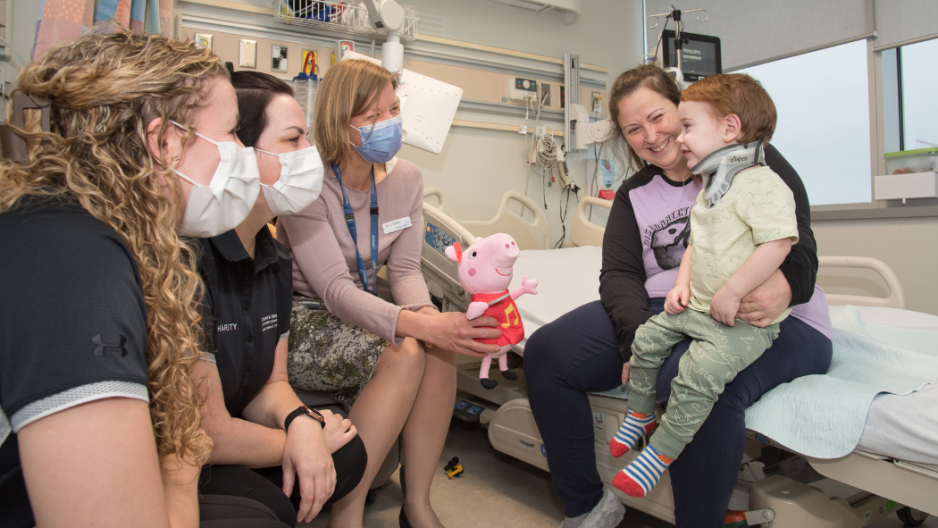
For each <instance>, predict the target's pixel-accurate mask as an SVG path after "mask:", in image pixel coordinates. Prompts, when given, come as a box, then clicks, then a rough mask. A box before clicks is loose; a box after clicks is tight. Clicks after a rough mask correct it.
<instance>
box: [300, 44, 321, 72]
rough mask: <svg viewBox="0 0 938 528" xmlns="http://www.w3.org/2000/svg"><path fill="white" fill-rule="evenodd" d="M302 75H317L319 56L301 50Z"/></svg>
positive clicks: (313, 52)
mask: <svg viewBox="0 0 938 528" xmlns="http://www.w3.org/2000/svg"><path fill="white" fill-rule="evenodd" d="M303 73H305V74H306V75H313V74H316V75H318V74H319V55H318V54H317V53H316V52H315V51H311V50H303Z"/></svg>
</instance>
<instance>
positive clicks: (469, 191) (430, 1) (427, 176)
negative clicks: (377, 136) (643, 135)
mask: <svg viewBox="0 0 938 528" xmlns="http://www.w3.org/2000/svg"><path fill="white" fill-rule="evenodd" d="M408 3H412V4H414V5H415V7H416V8H417V10H418V13H420V12H430V13H433V14H441V15H443V16H444V17H445V34H442V35H439V36H444V37H446V38H451V39H455V40H462V41H467V42H474V43H482V44H487V45H491V46H497V47H502V48H507V49H512V50H517V51H524V52H529V53H537V54H541V55H547V56H552V57H563V54H564V52H569V53H572V54H578V55H579V57H580V61H581V62H582V63H586V64H596V65H601V66H605V67H607V68H608V69H609V73H608V74H602V73H599V72H595V71H584V72H583V73H582V75H583V76H584V77H586V76H588V77H590V78H594V79H598V80H601V81H604V82H605V83H606V85H607V88H608V87H611V86H612V82H613V81H614V80H615V78H616V76H617V75H618V74H619V73H621V72H623V71H625V70H627V69H629V68H632V67H634V66H636V65H637V64H638V63H639V60H640V59H641V56H642V54H643V52H644V51H643V47H642V34H641V27H642V2H641V1H638V0H627V1H624V0H590V1H588V2H582V3H581V6H582V12H581V18H580V20H579V21H578V22H576V23H574V24H572V25H569V26H568V25H566V24H564V21H563V19H562V18H561V17H559V16H556V15H548V14H541V15H538V14H535V13H532V12H530V11H527V10H524V9H519V8H514V7H509V6H505V5H503V4H499V3H495V2H491V1H487V0H408ZM558 71H559V68H558ZM469 119H471V120H477V121H485V120H486V118H485V116H484V115H482V114H481V113H480V114H477V115H474V116H471V117H469ZM500 122H504V121H500ZM514 123H516V124H518V125H522V124H524V118H523V116H522V117H518V118H516V119H514ZM548 123H549V124H550V125H551V126H552V127H553V128H554V129H555V130H562V129H563V123H562V122H560V121H553V122H551V121H548ZM533 124H534V116H533V114H532V116H531V121H530V122H529V126H533ZM542 124H543V123H542ZM558 139H559V138H558ZM527 140H528V141H529V142H530V141H531V136H530V135H528V137H527ZM524 151H525V136H523V135H521V134H517V133H512V132H503V131H495V130H484V129H475V128H467V127H457V126H454V127H452V128H451V129H450V133H449V136H448V138H447V140H446V144H445V146H444V148H443V151H442V152H441V153H440V154H438V155H437V154H431V153H429V152H426V151H422V150H419V149H416V148H413V147H409V146H405V147H404V149H403V150H402V152H401V157H403V158H405V159H408V160H410V161H412V162H414V163H416V164H417V165H418V166H419V167H420V169H421V171H422V172H423V177H424V185H426V186H427V187H431V186H433V187H439V188H441V189H442V190H443V193H444V195H445V196H446V198H447V201H446V209H447V210H448V211H449V212H450V213H451V214H452V215H453V216H454V217H456V218H458V219H460V220H486V219H489V218H491V217H492V216H493V215H494V214H495V212H496V209H497V206H498V203H499V200H500V199H501V196H502V194H504V192H505V191H508V190H513V191H517V192H520V193H524V192H525V182H526V180H527V179H528V178H530V185H529V188H528V192H527V196H528V197H530V198H531V199H532V200H533V201H534V202H535V203H536V204H538V205H540V206H541V207H542V208H543V193H542V186H541V183H540V178H538V177H535V176H534V175H533V172H531V173H530V175H529V172H528V170H527V165H526V163H525V155H524ZM592 156H593V152H592V150H590V151H588V152H584V153H580V154H571V155H568V157H567V165H568V167H569V170H570V175H571V177H572V179H573V181H574V182H575V183H576V184H577V185H578V186H579V187H580V188H581V189H582V190H581V191H580V196H584V195H585V194H586V188H587V186H586V182H587V174H586V160H587V159H588V158H589V157H592ZM547 201H548V206H549V208H548V209H547V210H546V211H544V212H545V214H546V215H547V219H548V222H549V224H550V228H551V240H552V242H556V241H557V240H558V239H559V237H560V235H561V231H562V229H561V223H560V218H559V214H558V212H559V203H560V187H559V186H558V185H557V184H554V185H553V186H551V187H549V188H548V189H547ZM575 208H576V198H575V197H572V196H571V198H570V210H569V214H568V215H567V218H566V222H565V223H566V227H567V239H568V240H569V234H570V226H571V225H572V218H573V211H574V210H575Z"/></svg>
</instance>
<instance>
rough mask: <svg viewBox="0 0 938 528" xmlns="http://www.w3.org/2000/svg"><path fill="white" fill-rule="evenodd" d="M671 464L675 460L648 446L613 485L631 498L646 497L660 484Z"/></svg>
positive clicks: (626, 467) (617, 476)
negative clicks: (662, 476)
mask: <svg viewBox="0 0 938 528" xmlns="http://www.w3.org/2000/svg"><path fill="white" fill-rule="evenodd" d="M671 462H674V459H671V458H668V457H666V456H664V455H662V454H661V453H659V452H658V451H657V450H656V449H655V448H654V447H651V446H648V447H646V448H645V450H644V451H642V452H641V454H640V455H638V458H636V459H635V460H633V461H632V463H631V464H629V465H628V466H625V469H623V470H622V471H620V472H619V474H617V475H616V478H615V479H613V481H612V485H613V486H615V487H616V488H618V489H619V491H621V492H622V493H625V494H626V495H628V496H630V497H644V496H645V495H647V494H648V493H649V492H650V491H651V490H652V488H654V487H655V485H656V484H658V481H659V480H661V475H664V472H665V470H666V469H668V466H670V465H671Z"/></svg>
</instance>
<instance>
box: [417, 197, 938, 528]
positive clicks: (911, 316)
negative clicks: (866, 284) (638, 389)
mask: <svg viewBox="0 0 938 528" xmlns="http://www.w3.org/2000/svg"><path fill="white" fill-rule="evenodd" d="M522 198H524V197H522ZM427 200H428V201H429V202H434V203H435V204H436V205H433V203H427V202H425V204H424V245H423V254H422V264H423V270H424V275H425V277H426V279H427V283H428V286H429V289H430V292H431V294H432V295H433V296H434V297H435V298H436V299H437V300H438V302H440V303H441V305H442V307H443V309H444V310H449V311H464V310H465V307H466V306H467V305H468V301H469V299H468V295H466V293H465V292H464V291H462V289H461V288H460V287H459V284H458V282H457V281H456V280H455V277H456V272H455V264H454V263H452V262H451V261H449V260H448V259H446V257H445V256H443V254H442V248H444V247H446V246H447V245H451V244H452V243H453V242H460V243H462V244H464V245H466V244H468V243H471V242H472V241H473V240H474V239H475V236H476V235H477V233H475V232H474V231H473V227H474V224H473V223H470V222H459V221H456V220H454V219H453V218H452V217H451V216H449V215H448V214H446V213H445V212H443V211H442V210H441V209H440V206H443V207H445V202H444V200H443V196H442V193H441V192H439V191H438V190H435V189H431V190H430V192H428V194H427ZM511 201H512V200H511V199H506V198H503V200H502V205H501V206H500V208H499V214H500V215H501V217H499V214H497V215H496V218H493V219H491V220H488V221H486V222H485V223H484V224H485V226H493V225H498V226H499V227H498V228H499V230H501V231H502V232H507V233H509V234H511V235H512V236H514V237H516V238H517V236H516V235H520V236H522V237H524V236H525V234H526V233H525V232H526V231H528V230H529V224H531V223H532V222H531V221H529V220H527V219H526V218H525V217H523V216H522V215H518V214H504V211H505V210H506V205H507V204H508V203H509V202H511ZM517 201H520V202H522V203H523V200H517ZM527 201H528V202H530V200H527ZM531 206H533V203H532V204H531ZM533 207H534V208H535V209H536V206H533ZM610 207H611V202H609V201H607V200H601V199H598V198H581V199H580V202H579V205H578V207H577V209H576V212H575V214H574V224H573V226H572V230H571V240H572V243H573V247H565V248H562V249H557V250H543V249H541V250H531V249H526V250H523V251H522V252H521V255H520V256H519V258H518V261H517V262H516V264H515V269H514V273H515V277H516V279H515V280H517V281H520V279H521V277H522V276H523V275H527V276H530V277H535V278H538V279H539V280H540V285H539V293H538V295H537V296H524V297H521V298H519V300H518V301H517V305H518V308H519V311H520V312H521V314H522V317H523V320H524V324H525V331H526V335H531V333H533V332H534V331H535V330H536V329H537V328H539V327H540V326H542V325H544V324H547V323H549V322H551V321H553V320H554V319H556V318H557V317H559V316H560V315H562V314H563V313H566V312H567V311H569V310H571V309H573V308H575V307H577V306H580V305H582V304H585V303H587V302H591V301H594V300H597V299H598V298H599V293H598V288H599V270H600V265H601V257H602V250H601V247H600V246H601V245H602V235H603V228H602V227H601V226H598V225H595V224H593V223H591V222H590V221H589V216H590V209H591V208H606V209H608V208H610ZM538 213H539V214H540V215H541V216H543V213H541V212H540V210H537V211H536V213H535V215H534V216H535V217H536V216H537V214H538ZM597 216H599V215H597ZM470 226H473V227H470ZM480 232H482V231H481V230H480ZM493 232H494V231H493ZM484 233H485V234H489V232H488V231H484ZM538 247H539V248H544V247H546V246H538ZM819 260H820V264H821V266H822V267H825V268H834V267H848V268H864V269H867V270H871V271H873V272H875V273H877V274H879V275H880V276H881V277H882V280H883V281H884V282H885V284H886V286H887V287H888V289H889V292H890V293H889V296H887V297H886V298H872V297H857V296H838V295H829V296H828V301H829V303H830V304H831V305H832V308H831V312H832V315H836V314H837V313H839V311H840V310H843V309H844V307H843V305H846V304H851V305H856V306H860V307H861V308H860V310H861V313H862V317H863V320H864V322H866V323H873V324H884V325H891V326H895V327H901V328H909V329H915V330H920V331H928V332H932V333H938V317H935V316H931V315H927V314H920V313H916V312H909V311H907V310H905V308H906V304H905V303H906V301H905V296H904V293H903V291H902V287H901V284H900V283H899V281H898V279H897V278H896V276H895V274H894V273H893V272H892V271H891V270H890V269H889V268H888V267H887V266H886V265H885V264H883V263H882V262H880V261H876V260H874V259H865V258H858V257H821V258H820V259H819ZM524 344H525V343H524V341H522V342H521V343H519V345H518V346H516V347H515V350H514V352H516V353H517V354H518V355H519V356H523V354H524ZM479 366H480V365H479V361H477V360H474V359H472V358H465V357H461V358H460V359H459V361H458V364H457V370H458V387H459V390H460V391H461V397H464V398H466V399H468V400H469V401H470V402H472V403H474V404H477V405H479V406H480V407H482V408H484V411H483V412H481V413H480V416H479V420H480V422H481V423H482V424H483V425H484V426H486V427H487V428H488V436H489V441H490V442H491V443H492V445H493V446H494V447H495V448H496V449H498V450H499V451H501V452H503V453H506V454H509V455H511V456H513V457H515V458H518V459H520V460H522V461H524V462H527V463H529V464H532V465H534V466H536V467H540V468H542V469H544V470H545V471H547V470H548V467H547V458H546V449H545V447H544V443H543V441H542V440H541V437H540V434H539V432H538V430H537V426H536V424H535V422H534V419H533V416H532V414H531V408H530V404H529V403H528V400H527V398H526V394H527V390H526V384H525V380H524V375H523V372H521V371H520V369H519V370H516V373H517V374H518V380H516V381H514V382H512V381H508V380H499V381H500V383H499V386H498V387H497V388H496V389H495V390H492V391H486V390H483V389H482V388H481V387H480V385H479V382H478V371H479ZM495 375H496V376H497V374H495ZM919 396H923V397H921V398H918V397H919ZM913 397H916V398H918V399H919V400H920V403H919V405H918V407H917V408H918V409H922V410H928V412H930V413H932V414H938V411H935V409H938V390H935V388H934V386H932V387H929V388H927V389H926V390H922V391H920V393H916V394H913V395H911V396H903V397H899V396H888V397H884V398H880V397H878V398H877V399H876V401H875V402H874V405H873V406H872V407H871V410H870V415H869V416H870V417H869V418H868V421H867V429H864V436H863V438H861V442H860V445H859V446H858V447H857V449H856V450H855V451H854V452H853V453H851V454H849V455H848V456H845V457H842V458H837V459H818V458H809V457H803V456H801V455H799V454H797V453H792V452H790V451H788V450H786V449H785V448H784V446H781V445H779V444H778V443H776V442H774V441H773V440H772V439H771V438H766V437H764V436H762V435H759V434H757V433H754V432H750V433H749V434H748V435H747V440H746V449H745V456H744V458H743V460H742V461H741V467H742V469H741V473H740V475H741V478H740V482H739V485H738V486H737V491H736V492H734V495H733V500H732V501H731V503H730V505H731V507H732V508H733V509H740V510H747V512H746V514H745V515H746V518H747V520H748V521H749V524H750V525H757V524H764V525H765V526H774V527H776V528H794V527H803V528H835V527H837V528H839V527H844V528H846V527H851V528H852V527H861V526H866V525H867V524H870V523H872V522H875V521H877V520H879V519H881V518H883V517H885V516H886V515H891V514H892V513H893V512H897V513H898V515H899V517H900V519H902V520H903V521H904V522H906V523H907V525H909V526H917V525H918V524H921V522H922V521H924V518H925V517H927V514H926V513H923V512H927V513H930V514H933V515H938V501H936V500H935V498H936V497H938V428H936V429H935V431H934V432H933V433H932V434H933V436H932V437H931V438H935V439H936V440H935V441H934V445H935V447H934V448H933V449H932V451H931V456H933V457H934V458H935V460H934V461H932V464H928V463H922V462H908V461H903V460H901V459H899V458H897V457H895V456H889V453H888V452H887V451H889V444H890V441H889V438H888V437H889V435H888V434H886V435H885V437H886V441H882V439H880V442H879V443H878V444H877V443H876V442H872V445H871V446H866V445H865V444H864V441H863V439H865V438H866V437H867V436H868V434H867V430H868V429H869V428H870V427H871V423H870V420H872V418H873V417H874V416H885V417H893V416H894V415H895V414H896V413H897V412H900V410H901V409H904V408H910V407H912V406H910V405H909V402H911V401H912V399H913ZM890 398H892V400H890ZM898 398H904V399H903V400H901V401H900V400H898ZM589 400H590V404H591V407H592V411H593V425H594V433H595V440H596V459H597V467H598V470H599V474H600V477H601V478H602V480H603V482H604V483H605V484H606V486H607V487H608V488H609V489H611V490H613V491H614V492H615V493H616V494H617V495H618V496H619V498H620V500H622V502H623V503H625V504H626V505H627V506H629V507H632V508H636V509H638V510H641V511H644V512H646V513H648V514H651V515H654V516H656V517H658V518H660V519H663V520H665V521H669V522H672V523H673V522H674V502H673V497H672V494H671V485H670V479H669V475H668V474H667V473H666V474H665V476H664V477H663V479H662V481H661V483H660V484H659V485H658V486H657V487H656V488H655V489H654V490H653V491H652V492H651V493H650V494H649V495H647V496H646V497H643V498H641V499H636V498H632V497H628V496H625V495H623V494H621V493H619V492H618V490H616V489H615V488H613V487H612V480H613V478H614V477H615V475H616V473H617V472H618V471H620V470H621V469H622V468H623V467H624V466H625V465H626V464H628V463H629V462H630V461H631V460H632V459H633V458H634V457H635V456H637V453H638V450H636V451H634V452H632V453H628V454H626V455H625V456H624V457H622V458H620V459H615V458H613V457H612V456H611V454H610V453H609V449H608V444H609V441H610V439H611V438H612V437H613V436H614V434H615V432H616V430H617V429H618V427H619V425H620V424H621V423H622V421H623V420H624V418H625V415H626V412H627V410H628V401H627V399H625V398H623V397H621V396H619V397H616V395H609V394H590V395H589ZM877 409H878V411H877ZM915 412H916V411H907V412H906V413H905V415H906V416H914V415H915ZM886 427H888V425H886ZM877 452H880V453H884V454H874V453H877ZM767 475H769V476H767Z"/></svg>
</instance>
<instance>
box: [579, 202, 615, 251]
mask: <svg viewBox="0 0 938 528" xmlns="http://www.w3.org/2000/svg"><path fill="white" fill-rule="evenodd" d="M592 207H605V208H606V209H611V208H612V201H611V200H604V199H602V198H596V197H593V196H585V197H583V198H580V203H579V204H577V206H576V212H575V213H574V214H573V227H572V228H571V230H570V241H571V242H573V245H574V246H596V247H603V235H604V234H605V233H606V228H604V227H602V226H598V225H596V224H594V223H592V222H590V219H589V217H587V211H588V210H589V209H590V208H592Z"/></svg>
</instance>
